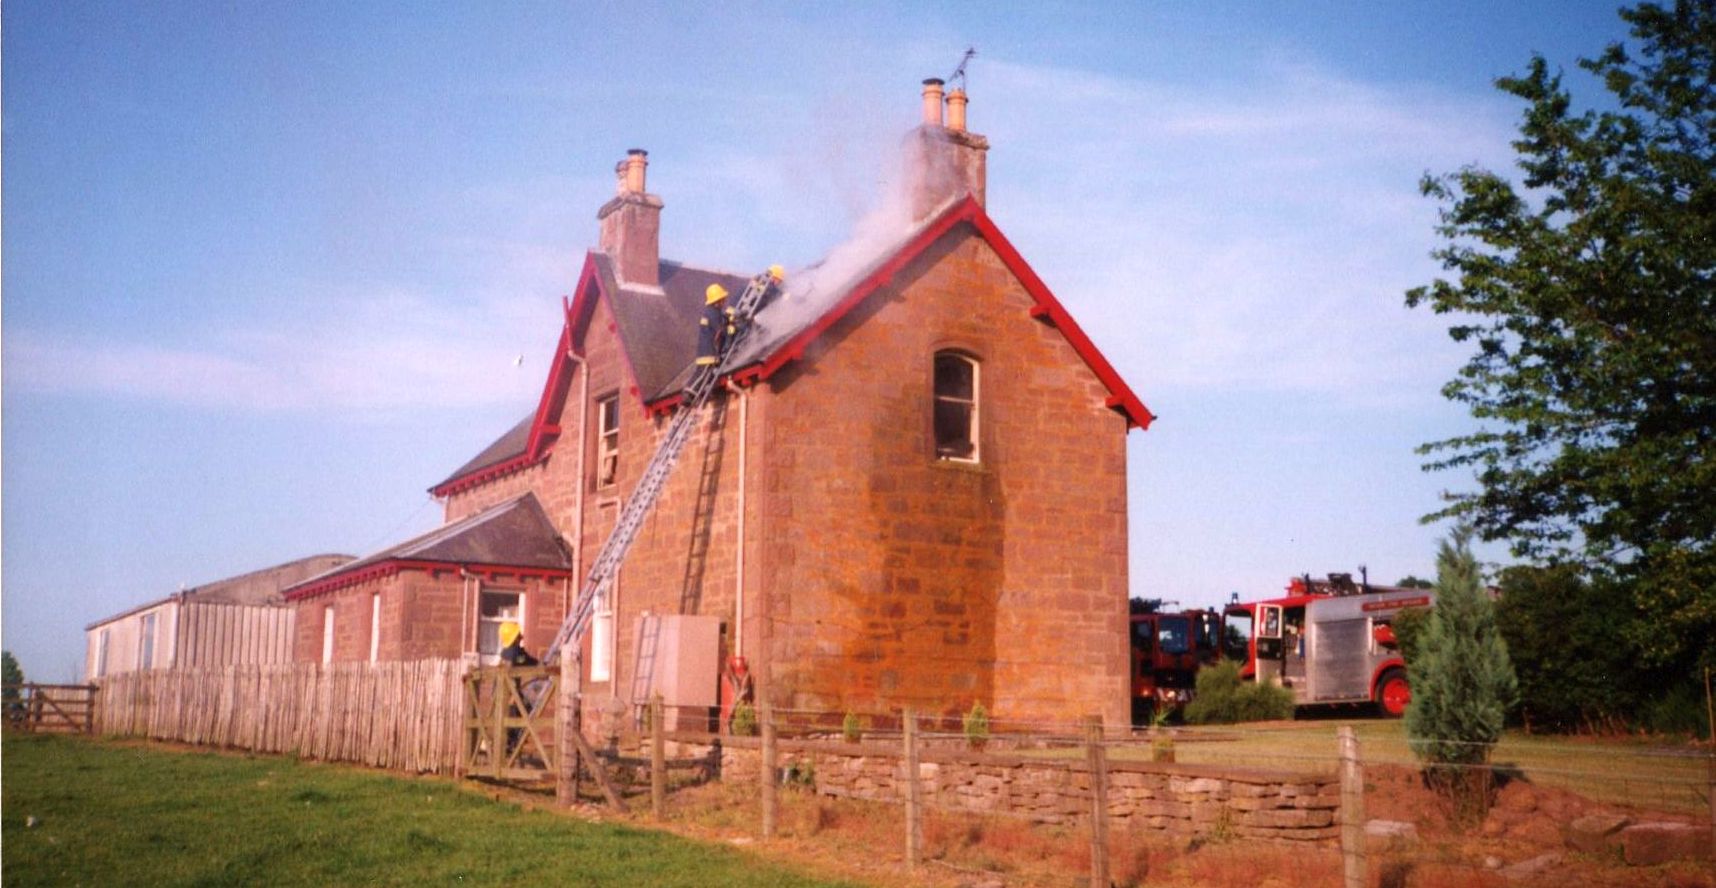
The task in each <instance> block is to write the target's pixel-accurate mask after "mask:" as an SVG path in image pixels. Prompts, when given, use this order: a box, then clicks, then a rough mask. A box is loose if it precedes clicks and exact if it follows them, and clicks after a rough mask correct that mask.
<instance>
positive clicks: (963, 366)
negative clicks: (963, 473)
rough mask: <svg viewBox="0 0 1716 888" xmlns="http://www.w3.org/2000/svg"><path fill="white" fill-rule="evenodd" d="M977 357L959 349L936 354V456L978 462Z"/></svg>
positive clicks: (958, 460) (955, 460)
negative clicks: (965, 353) (958, 350)
mask: <svg viewBox="0 0 1716 888" xmlns="http://www.w3.org/2000/svg"><path fill="white" fill-rule="evenodd" d="M977 369H978V368H977V359H975V358H972V357H970V356H969V355H964V354H961V353H959V352H951V351H944V352H937V353H936V356H935V455H936V458H937V459H945V460H952V461H954V462H971V463H974V462H977V383H978V378H977V376H978V374H977Z"/></svg>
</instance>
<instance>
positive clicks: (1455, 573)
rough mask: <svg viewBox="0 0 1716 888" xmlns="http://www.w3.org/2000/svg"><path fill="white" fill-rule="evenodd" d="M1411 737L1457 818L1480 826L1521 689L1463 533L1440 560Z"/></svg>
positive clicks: (1417, 669)
mask: <svg viewBox="0 0 1716 888" xmlns="http://www.w3.org/2000/svg"><path fill="white" fill-rule="evenodd" d="M1416 647H1417V650H1416V651H1415V652H1414V657H1415V658H1416V659H1415V661H1413V663H1412V702H1411V703H1409V704H1407V707H1406V736H1407V741H1408V743H1409V744H1410V745H1411V747H1412V751H1413V752H1414V753H1416V754H1417V756H1418V757H1419V758H1420V759H1421V760H1423V762H1424V763H1425V776H1426V777H1427V778H1428V779H1429V780H1430V782H1431V783H1432V785H1434V786H1437V787H1438V788H1440V789H1442V790H1443V791H1445V792H1447V793H1448V794H1449V795H1450V796H1451V798H1452V800H1453V802H1454V812H1455V816H1456V819H1458V820H1460V821H1466V822H1471V821H1475V820H1478V819H1482V816H1483V812H1484V811H1485V810H1486V809H1487V808H1488V802H1489V768H1488V765H1489V759H1490V750H1491V749H1492V748H1493V747H1494V746H1495V743H1496V741H1497V740H1500V739H1501V733H1502V726H1503V720H1504V719H1505V717H1506V714H1507V709H1508V707H1509V706H1511V705H1513V701H1514V697H1515V691H1516V682H1515V679H1514V673H1513V664H1512V663H1511V662H1510V661H1509V660H1508V655H1507V643H1506V642H1504V641H1503V640H1502V637H1501V633H1500V631H1499V630H1498V629H1497V628H1496V619H1495V608H1494V605H1492V604H1491V602H1490V598H1489V595H1488V594H1487V593H1486V592H1485V589H1484V583H1483V577H1482V575H1481V574H1480V572H1479V570H1478V560H1477V559H1476V558H1475V557H1473V556H1472V552H1471V549H1470V547H1469V546H1468V545H1467V537H1466V534H1465V532H1464V531H1458V532H1456V533H1455V535H1454V538H1453V540H1452V541H1448V542H1444V543H1442V547H1441V550H1440V552H1439V553H1438V554H1437V557H1436V606H1435V607H1434V608H1432V609H1431V611H1430V617H1429V620H1428V622H1427V623H1426V624H1425V626H1424V629H1423V633H1422V635H1421V636H1420V637H1419V639H1418V640H1417V644H1416Z"/></svg>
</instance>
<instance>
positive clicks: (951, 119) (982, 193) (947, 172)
mask: <svg viewBox="0 0 1716 888" xmlns="http://www.w3.org/2000/svg"><path fill="white" fill-rule="evenodd" d="M969 101H970V100H969V99H968V98H967V97H966V95H965V90H964V89H963V88H960V87H955V88H954V89H953V90H951V91H946V92H944V91H943V84H942V81H941V80H940V79H938V78H934V77H932V78H930V79H928V80H925V81H924V90H923V106H924V113H923V117H924V120H923V123H922V124H921V125H920V126H918V127H917V128H915V129H913V130H912V131H911V133H910V134H909V135H908V136H907V138H906V143H907V147H906V153H907V161H906V162H907V164H908V169H909V173H908V174H909V176H910V182H911V200H912V218H913V219H914V220H922V219H923V218H925V217H926V216H928V215H929V214H930V212H931V211H932V210H934V209H936V208H937V207H939V206H941V205H942V204H943V203H946V202H947V201H948V200H949V199H950V198H957V197H961V196H963V195H965V194H968V193H969V194H970V195H971V196H972V197H974V198H976V199H977V202H978V203H979V204H983V203H984V200H985V197H986V191H987V188H988V182H987V179H988V155H989V140H988V139H986V138H984V137H983V136H980V135H978V134H976V133H973V132H970V131H968V130H967V129H966V128H965V106H966V104H967V103H968V102H969ZM944 112H945V113H944ZM944 120H945V123H944V122H943V121H944Z"/></svg>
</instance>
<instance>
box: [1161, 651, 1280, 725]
mask: <svg viewBox="0 0 1716 888" xmlns="http://www.w3.org/2000/svg"><path fill="white" fill-rule="evenodd" d="M1185 717H1186V721H1187V722H1189V723H1191V724H1194V725H1211V724H1232V723H1234V722H1245V721H1267V720H1270V719H1280V718H1292V717H1293V692H1292V691H1289V690H1287V689H1286V688H1284V687H1281V686H1279V685H1272V684H1258V683H1256V682H1250V681H1241V680H1240V678H1239V664H1238V663H1237V662H1235V661H1233V660H1222V661H1220V662H1218V663H1214V664H1212V665H1209V666H1205V667H1204V668H1202V669H1199V670H1198V678H1197V685H1196V687H1195V688H1194V693H1193V694H1192V702H1190V703H1188V704H1186V712H1185Z"/></svg>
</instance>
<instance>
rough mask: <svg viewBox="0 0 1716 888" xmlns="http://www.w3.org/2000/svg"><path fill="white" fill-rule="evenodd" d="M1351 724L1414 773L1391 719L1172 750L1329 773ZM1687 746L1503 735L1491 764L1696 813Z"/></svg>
mask: <svg viewBox="0 0 1716 888" xmlns="http://www.w3.org/2000/svg"><path fill="white" fill-rule="evenodd" d="M1342 725H1352V726H1353V727H1354V729H1355V730H1356V732H1357V733H1358V738H1359V746H1360V754H1361V756H1362V757H1363V758H1364V761H1365V762H1366V764H1385V765H1401V766H1405V767H1417V765H1418V760H1417V759H1416V758H1414V757H1413V755H1412V751H1411V749H1410V748H1408V746H1407V744H1406V730H1405V723H1404V722H1403V721H1400V720H1393V719H1352V720H1346V719H1343V720H1333V719H1316V720H1310V721H1302V722H1294V723H1292V724H1290V725H1281V724H1279V723H1277V724H1272V725H1270V726H1269V727H1267V728H1257V727H1248V726H1246V725H1230V726H1221V727H1209V728H1191V729H1183V735H1185V736H1190V737H1193V738H1197V737H1199V736H1200V735H1202V736H1203V737H1206V738H1208V739H1207V740H1203V739H1196V740H1193V741H1191V742H1183V743H1179V744H1177V745H1176V746H1175V758H1176V760H1177V761H1180V762H1188V763H1197V764H1211V765H1226V766H1245V767H1257V768H1282V769H1291V770H1310V771H1315V772H1320V773H1334V772H1335V770H1336V765H1337V761H1336V758H1335V755H1336V753H1335V729H1336V728H1337V727H1340V726H1342ZM1688 751H1689V747H1687V746H1685V745H1684V744H1683V745H1680V746H1674V745H1666V744H1661V743H1647V742H1641V741H1639V740H1636V739H1630V738H1622V739H1609V738H1603V739H1597V738H1575V737H1565V736H1550V735H1542V734H1536V735H1528V734H1523V733H1520V732H1517V731H1508V732H1507V733H1505V734H1504V735H1503V736H1502V740H1501V742H1500V743H1498V744H1497V745H1496V748H1495V752H1494V754H1493V755H1492V756H1491V761H1492V763H1493V764H1494V765H1495V766H1496V768H1497V769H1499V770H1500V771H1502V773H1504V774H1509V775H1513V776H1517V777H1521V778H1523V779H1525V780H1527V781H1529V782H1531V783H1533V784H1536V785H1541V786H1552V787H1556V788H1558V789H1565V790H1568V791H1570V792H1574V793H1577V794H1579V795H1582V796H1585V797H1586V798H1589V799H1592V800H1595V801H1601V802H1610V803H1615V804H1636V805H1641V806H1644V807H1650V808H1659V809H1664V810H1669V811H1681V810H1684V811H1701V810H1704V806H1705V804H1706V803H1705V801H1704V796H1703V793H1704V791H1705V790H1704V785H1705V768H1706V760H1705V758H1704V757H1703V756H1702V755H1688V754H1686V753H1687V752H1688ZM1112 755H1113V756H1114V757H1115V758H1117V759H1134V760H1137V759H1148V758H1149V756H1150V750H1149V746H1148V744H1147V743H1146V744H1140V745H1138V746H1127V747H1122V748H1119V749H1116V750H1115V751H1114V752H1113V753H1112Z"/></svg>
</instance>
